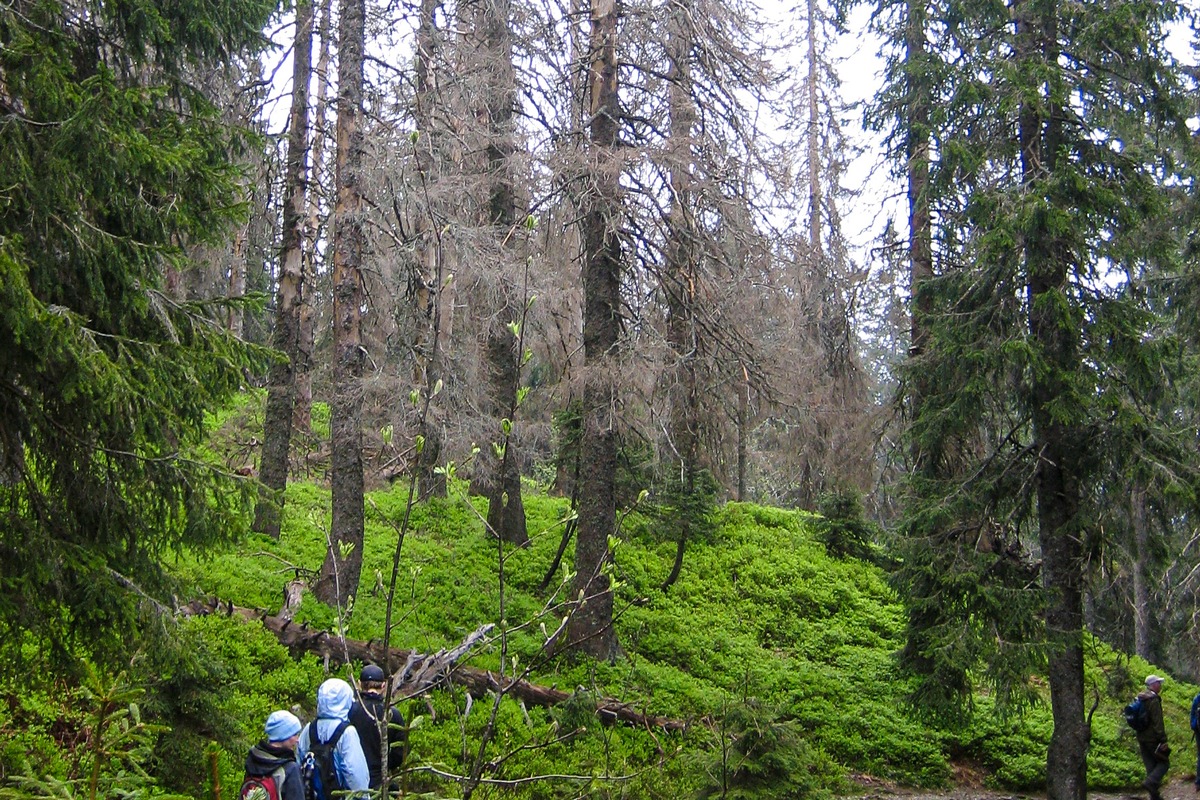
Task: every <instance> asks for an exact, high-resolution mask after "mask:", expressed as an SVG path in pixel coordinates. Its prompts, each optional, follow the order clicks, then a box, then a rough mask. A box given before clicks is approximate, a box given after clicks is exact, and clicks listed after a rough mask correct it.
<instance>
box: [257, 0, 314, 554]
mask: <svg viewBox="0 0 1200 800" xmlns="http://www.w3.org/2000/svg"><path fill="white" fill-rule="evenodd" d="M312 11H313V9H312V3H311V1H310V0H297V3H296V37H295V40H294V43H293V47H292V110H291V116H290V118H289V121H288V126H289V127H288V148H287V167H286V173H285V175H284V201H283V237H282V241H281V246H280V250H281V252H280V259H279V263H280V265H281V268H280V271H279V289H278V292H277V293H276V297H275V331H274V336H273V342H272V343H273V344H274V346H275V349H276V350H279V351H280V352H282V353H283V354H284V355H285V356H287V359H286V360H283V361H276V362H274V363H273V364H272V365H271V369H270V372H269V373H268V377H267V407H266V411H265V412H264V415H263V446H262V458H261V459H260V461H259V471H258V474H259V480H260V481H261V482H262V486H261V487H260V489H259V494H258V503H257V505H256V506H255V509H254V526H253V527H254V530H256V531H258V532H260V533H265V534H267V535H268V536H270V537H271V538H272V539H278V538H279V525H280V520H281V516H282V513H283V502H284V491H285V490H286V488H287V477H288V460H289V458H288V456H289V453H290V451H291V442H292V423H293V418H292V415H293V412H294V408H295V401H296V395H295V388H296V387H295V365H296V362H297V360H298V357H299V355H300V353H299V345H300V299H301V297H302V295H303V289H302V287H303V282H304V211H305V195H306V190H307V180H308V179H307V166H308V164H307V162H308V159H307V152H306V151H307V149H308V83H309V79H310V77H311V74H312V19H313V17H312Z"/></svg>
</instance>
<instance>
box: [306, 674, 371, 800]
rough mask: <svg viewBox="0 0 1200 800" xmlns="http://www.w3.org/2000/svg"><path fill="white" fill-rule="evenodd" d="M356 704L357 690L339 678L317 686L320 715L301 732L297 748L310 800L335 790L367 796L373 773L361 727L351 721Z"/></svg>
mask: <svg viewBox="0 0 1200 800" xmlns="http://www.w3.org/2000/svg"><path fill="white" fill-rule="evenodd" d="M353 704H354V690H353V689H351V688H350V684H348V683H346V682H345V681H344V680H342V679H340V678H330V679H329V680H327V681H325V682H324V683H322V684H321V686H320V688H319V689H317V718H316V719H315V720H313V721H312V722H310V723H309V724H308V725H305V726H304V730H303V731H301V732H300V741H299V744H298V747H297V750H296V760H297V761H298V762H299V763H300V765H301V771H302V774H303V775H304V783H305V790H306V791H307V793H308V795H307V796H308V800H333V797H334V795H333V793H334V792H351V793H352V794H350V795H349V796H350V797H366V796H367V790H368V789H369V788H370V773H369V772H368V771H367V760H366V758H365V757H364V756H363V749H362V743H361V742H360V741H359V738H358V731H357V730H355V729H354V726H353V725H351V724H350V706H351V705H353Z"/></svg>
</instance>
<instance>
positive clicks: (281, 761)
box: [246, 742, 295, 775]
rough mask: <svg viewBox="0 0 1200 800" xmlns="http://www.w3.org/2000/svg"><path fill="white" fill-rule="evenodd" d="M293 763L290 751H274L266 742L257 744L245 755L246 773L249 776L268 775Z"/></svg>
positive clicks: (293, 759) (293, 757) (293, 758)
mask: <svg viewBox="0 0 1200 800" xmlns="http://www.w3.org/2000/svg"><path fill="white" fill-rule="evenodd" d="M294 761H295V755H294V754H293V753H292V751H290V750H283V749H275V748H272V747H271V745H270V744H269V743H267V742H259V743H258V744H257V745H255V746H254V747H251V748H250V752H249V753H247V754H246V772H247V773H248V774H250V775H270V774H271V773H272V772H274V771H275V770H277V769H279V768H280V767H282V766H286V765H287V764H291V763H293V762H294Z"/></svg>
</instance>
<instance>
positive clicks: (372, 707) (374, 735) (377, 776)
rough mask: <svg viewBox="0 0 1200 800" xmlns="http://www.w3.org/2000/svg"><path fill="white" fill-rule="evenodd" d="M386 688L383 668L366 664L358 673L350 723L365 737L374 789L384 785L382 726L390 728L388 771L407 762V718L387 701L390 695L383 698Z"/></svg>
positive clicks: (366, 754)
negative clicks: (405, 720) (355, 698)
mask: <svg viewBox="0 0 1200 800" xmlns="http://www.w3.org/2000/svg"><path fill="white" fill-rule="evenodd" d="M386 687H387V676H385V675H384V673H383V670H382V669H380V668H379V667H377V666H375V665H374V664H368V665H366V666H365V667H363V669H362V672H361V673H359V676H358V700H357V701H356V702H355V703H354V705H353V707H351V709H350V724H351V725H353V726H354V727H355V728H356V729H357V730H358V738H359V739H360V740H362V749H363V755H365V756H366V757H367V769H368V770H369V771H370V773H371V788H372V789H378V788H379V787H380V786H382V785H383V776H384V767H383V736H382V734H381V731H380V727H381V726H384V725H385V726H386V727H387V740H388V763H387V772H388V773H389V774H390V773H393V772H395V771H396V770H398V769H400V767H401V766H402V765H403V763H404V748H405V744H406V742H407V735H408V729H407V728H406V727H405V725H404V717H403V716H401V715H400V712H399V711H398V710H397V709H396V708H394V707H389V706H388V704H387V698H385V697H384V692H385V690H386Z"/></svg>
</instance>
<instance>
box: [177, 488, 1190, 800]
mask: <svg viewBox="0 0 1200 800" xmlns="http://www.w3.org/2000/svg"><path fill="white" fill-rule="evenodd" d="M454 488H455V491H453V492H452V494H451V497H450V498H449V499H445V500H434V501H431V502H430V503H428V504H421V505H418V506H417V507H415V508H414V509H413V511H412V517H411V520H410V527H409V530H408V533H407V535H406V538H405V541H404V543H403V547H402V549H401V558H400V566H399V570H398V581H397V600H396V606H395V612H394V615H395V617H396V619H397V620H398V622H397V624H396V627H395V630H394V631H393V635H392V643H393V644H394V645H395V646H400V647H405V648H412V649H416V650H421V651H425V652H432V651H434V650H437V649H439V648H443V647H449V646H453V645H455V644H457V643H458V642H459V641H461V640H462V639H463V637H464V636H466V635H467V634H468V633H470V632H471V631H473V630H475V629H476V628H477V627H479V626H480V625H482V624H485V623H492V624H496V625H503V626H504V627H505V628H506V632H507V636H506V637H505V638H506V647H507V650H506V655H507V658H506V661H505V667H506V669H507V670H508V671H509V672H511V671H512V669H513V666H514V664H515V665H516V667H517V668H518V669H524V668H525V667H526V666H527V665H530V664H532V665H534V668H533V672H532V674H531V676H530V679H531V680H533V681H534V682H537V683H541V684H545V685H551V686H556V687H558V688H560V689H567V690H576V691H578V692H579V694H580V697H581V698H583V699H582V700H581V701H580V704H579V707H578V708H576V709H575V710H574V711H572V710H571V709H570V708H563V707H559V708H556V709H548V710H547V709H537V708H522V707H521V705H520V704H518V703H516V702H515V701H513V700H508V699H506V700H504V701H503V702H502V703H501V704H500V707H499V712H498V720H499V731H500V733H499V735H498V739H497V741H496V742H495V743H494V744H492V745H491V746H490V747H489V749H488V753H487V758H488V759H497V758H499V759H500V760H501V762H502V764H503V767H502V768H501V769H500V770H498V772H499V774H498V775H496V776H494V777H496V778H497V779H506V780H512V779H517V778H521V777H525V776H529V775H538V774H555V775H576V776H597V775H601V776H608V778H607V779H605V780H598V781H597V783H596V784H594V785H593V786H591V787H590V788H589V789H588V794H589V795H591V796H637V797H666V796H672V797H677V796H707V794H706V792H705V787H706V786H708V787H710V788H711V786H712V785H716V784H719V783H720V782H721V781H722V780H727V779H728V777H729V775H730V774H731V773H730V771H731V770H733V769H735V767H739V766H740V767H743V768H744V769H743V771H742V772H740V773H738V775H739V779H741V780H744V781H747V782H748V783H750V784H753V782H754V775H753V773H754V771H755V770H758V771H761V772H762V773H763V775H765V776H767V777H766V778H763V785H764V786H765V785H768V784H770V785H775V786H783V785H785V784H786V781H784V779H783V778H782V777H781V776H784V775H787V776H792V777H795V776H799V775H803V776H804V777H805V780H806V783H805V784H804V788H803V790H799V789H797V788H796V787H794V786H793V787H791V789H790V791H792V793H793V795H794V794H795V792H796V791H802V793H803V794H804V795H805V796H817V795H820V794H822V793H841V792H848V791H852V788H853V784H852V782H851V780H850V779H851V778H852V777H853V776H855V775H858V774H866V775H870V776H872V777H873V778H874V779H882V780H886V781H891V782H896V783H900V784H905V785H911V786H922V787H939V786H946V785H947V784H948V783H949V781H950V780H951V775H952V763H953V762H956V761H959V762H966V763H969V764H971V765H973V766H975V767H976V768H979V769H982V771H983V772H984V773H985V774H986V775H988V776H989V777H988V780H989V782H990V783H991V784H992V785H994V786H997V787H1007V788H1012V789H1034V788H1037V787H1038V786H1040V785H1042V783H1043V782H1044V777H1045V752H1046V744H1047V742H1048V740H1049V735H1050V716H1049V709H1048V707H1047V706H1046V705H1042V706H1037V707H1034V708H1033V709H1032V710H1031V711H1029V712H1028V713H1027V714H1025V715H1024V716H1022V717H1020V718H1014V719H1007V720H1001V719H997V718H996V717H995V715H993V714H992V713H991V702H990V699H989V698H987V697H986V696H984V697H980V698H978V701H977V710H978V713H977V714H975V715H974V717H973V718H972V719H971V720H966V721H964V723H963V725H962V726H961V727H959V728H957V729H954V730H939V729H935V728H933V727H930V726H928V725H926V724H925V723H923V722H922V721H921V718H920V715H919V714H915V713H913V710H912V709H908V708H906V707H905V704H904V698H905V696H906V694H907V689H908V687H907V684H906V683H905V682H904V681H903V680H901V679H899V678H898V677H897V675H896V673H895V668H894V657H893V656H894V653H895V652H896V650H897V648H898V647H899V646H900V643H901V639H900V637H901V635H902V630H903V624H904V611H903V607H902V605H901V604H900V602H899V601H898V598H896V597H895V595H894V594H893V592H892V591H891V589H890V588H889V587H888V585H887V583H886V579H885V575H884V574H883V573H882V572H881V571H880V570H879V569H878V568H877V567H875V566H873V565H871V564H868V563H866V562H861V561H857V560H855V559H852V558H846V559H836V558H831V557H830V556H829V555H828V554H827V553H826V549H825V546H824V545H822V544H821V542H820V540H819V537H818V536H817V533H816V527H817V526H815V525H813V524H812V523H813V521H814V518H813V517H812V516H811V515H807V514H805V513H803V512H789V511H783V510H778V509H770V508H764V507H759V506H755V505H752V504H741V503H730V504H727V505H725V506H723V507H721V508H720V509H719V510H718V511H717V512H716V515H715V520H714V526H713V529H712V531H711V532H709V533H708V535H707V536H704V537H701V538H700V539H699V540H697V541H694V542H692V543H691V544H690V545H689V548H688V550H687V554H686V557H685V561H684V570H683V573H682V575H681V576H680V578H679V580H678V582H677V583H676V584H675V585H674V586H672V587H671V588H670V589H669V590H668V591H666V592H664V591H662V590H661V589H660V588H659V587H660V584H661V582H662V580H663V578H664V577H665V576H666V575H667V573H668V572H669V570H670V567H671V563H672V560H673V558H674V552H675V544H674V542H673V541H670V540H669V539H668V537H667V536H666V535H665V534H663V533H662V532H661V531H660V530H659V525H660V523H659V522H657V521H656V520H655V518H654V517H653V516H652V515H647V516H642V515H639V514H630V515H629V516H628V517H626V518H625V520H624V525H623V530H622V536H621V538H620V541H619V544H618V545H617V547H616V549H615V554H614V560H615V570H614V579H615V580H616V582H617V584H616V585H617V598H618V611H619V616H618V619H617V627H618V632H619V639H620V642H621V645H622V647H623V649H624V657H623V658H621V659H619V660H618V661H617V663H615V664H599V665H598V664H592V663H584V662H573V661H570V660H566V659H561V658H560V659H547V658H545V657H544V655H543V649H542V645H543V643H544V637H545V632H546V631H547V630H553V629H554V627H555V626H556V625H557V623H558V616H557V615H556V613H543V609H544V608H545V607H546V606H547V604H548V603H551V602H552V600H553V598H554V596H555V595H554V592H555V591H556V589H557V590H558V591H559V592H560V594H559V597H561V591H562V589H563V587H564V586H565V585H566V583H565V582H566V581H567V579H568V577H569V576H568V574H567V572H566V570H567V569H569V565H570V564H571V560H570V551H569V550H568V557H567V558H566V559H565V560H564V566H563V567H562V568H561V569H560V574H559V575H558V576H556V579H555V581H552V583H551V588H550V589H549V590H548V591H547V592H545V593H542V594H538V593H537V591H536V589H537V586H538V584H539V583H540V582H541V580H542V578H543V575H544V574H545V572H546V570H547V569H548V567H549V565H550V563H551V561H552V558H553V556H554V552H555V550H556V548H557V546H558V542H559V537H560V536H561V532H562V526H563V521H564V520H565V518H566V516H567V513H568V507H567V503H566V501H565V500H563V499H561V498H554V497H547V496H544V495H539V494H530V495H528V496H527V497H526V498H525V507H526V512H527V514H528V517H529V529H530V532H531V536H532V542H531V544H530V546H529V547H528V548H523V549H520V548H507V549H505V551H504V553H503V558H504V574H505V588H504V602H505V608H504V612H503V614H501V612H500V595H501V593H500V583H499V580H498V577H497V575H498V570H497V562H498V559H499V558H500V552H499V551H498V549H497V543H496V542H495V541H494V540H493V539H490V538H489V537H487V536H485V535H484V532H483V525H482V523H481V521H480V516H481V514H482V513H483V511H484V506H483V501H482V500H481V499H479V498H469V499H468V498H467V497H466V496H465V489H464V487H463V486H462V485H461V484H458V483H455V484H454ZM405 503H406V490H405V487H403V486H397V487H394V488H393V489H390V490H387V491H380V492H375V493H372V494H371V495H370V498H369V502H368V515H367V516H368V519H367V532H366V543H365V547H364V566H363V573H362V580H361V584H360V592H359V595H358V597H357V598H356V599H355V601H354V604H353V609H352V611H351V613H350V614H349V615H348V619H347V618H342V619H341V620H339V616H338V614H337V613H336V612H335V611H333V610H331V609H328V608H326V607H324V606H322V605H320V604H318V603H316V602H315V601H313V600H312V598H311V597H306V598H305V600H304V603H303V606H302V608H301V611H300V614H299V616H298V617H297V620H298V622H301V623H307V624H309V625H312V626H316V627H322V628H329V629H333V628H335V627H336V626H337V625H338V624H339V621H341V622H343V623H344V625H345V631H346V635H348V636H349V637H351V638H357V639H373V638H378V637H379V636H380V635H381V632H382V628H383V620H384V613H385V602H384V600H385V598H384V593H385V592H384V590H385V589H386V585H387V582H388V579H389V577H390V574H391V568H392V559H393V555H394V553H395V548H396V543H397V536H398V528H399V525H400V523H399V521H400V519H401V518H402V516H403V512H404V507H405ZM328 508H329V496H328V491H327V490H325V489H322V488H319V487H317V486H314V485H311V484H295V485H293V486H291V487H290V488H289V490H288V500H287V510H286V514H285V517H284V527H283V534H282V536H281V539H280V540H279V541H278V542H276V541H272V540H270V539H268V538H265V537H257V536H252V537H250V538H249V539H247V541H246V543H245V545H244V546H243V547H241V548H239V549H237V550H236V551H230V552H228V553H225V554H222V555H219V556H216V557H213V558H210V559H204V560H190V559H183V560H181V561H180V562H179V563H178V564H177V565H176V572H177V574H178V575H179V576H180V577H181V578H182V579H184V580H185V581H186V582H188V583H189V584H190V585H192V586H193V587H194V589H195V590H196V591H197V592H199V593H203V594H209V595H215V596H217V597H219V598H221V599H222V600H225V601H232V602H234V603H235V604H238V605H251V606H257V607H261V608H265V609H268V610H271V611H274V610H277V609H278V607H279V605H280V602H281V598H282V590H283V585H284V582H285V581H286V580H288V579H290V578H291V577H292V576H293V575H294V574H297V573H299V574H302V575H304V574H311V573H312V572H314V571H315V570H316V569H318V568H319V566H320V563H321V560H322V558H323V557H324V553H325V546H326V545H325V540H326V532H327V531H328V528H329V519H328ZM470 663H471V664H473V665H474V666H478V667H485V668H488V669H493V670H495V669H499V668H500V664H501V652H500V644H499V639H498V638H494V639H492V640H491V642H490V643H489V644H488V645H487V646H485V647H482V648H479V649H477V650H476V651H474V652H473V653H472V655H471V657H470ZM1088 669H1089V675H1088V681H1089V686H1096V687H1098V689H1099V691H1100V692H1101V694H1102V696H1103V702H1102V704H1101V706H1100V708H1099V710H1098V711H1097V712H1096V715H1095V718H1094V720H1093V742H1092V748H1091V751H1090V754H1089V764H1090V766H1089V782H1090V783H1091V785H1092V786H1093V788H1097V789H1106V788H1121V787H1127V786H1130V785H1133V784H1135V783H1136V782H1137V780H1138V779H1140V770H1141V766H1140V762H1139V760H1138V758H1137V755H1136V746H1135V744H1134V743H1133V741H1132V736H1131V735H1130V732H1128V730H1127V729H1125V728H1124V724H1123V723H1120V724H1118V723H1119V722H1120V716H1119V713H1118V708H1119V706H1120V705H1121V703H1123V702H1124V701H1125V700H1127V699H1128V698H1127V697H1126V696H1125V695H1129V696H1132V693H1133V692H1135V691H1136V686H1135V682H1136V678H1138V677H1140V676H1141V675H1143V674H1145V672H1148V671H1149V670H1150V669H1151V668H1150V666H1149V665H1145V664H1142V663H1140V662H1138V661H1137V660H1136V659H1135V660H1134V662H1133V663H1132V664H1131V663H1129V662H1128V660H1127V659H1125V658H1124V657H1119V656H1117V655H1114V654H1113V653H1112V652H1111V651H1109V650H1108V648H1106V647H1105V646H1104V645H1103V644H1102V643H1099V642H1090V643H1089V667H1088ZM311 683H312V685H309V686H306V687H299V688H297V687H290V688H291V690H292V694H291V695H290V696H289V697H287V698H285V699H288V700H294V699H295V696H296V695H295V693H296V692H297V691H299V692H300V693H301V694H303V693H304V692H308V693H309V694H311V692H312V690H313V689H314V688H315V683H316V680H315V678H314V679H313V681H311ZM1089 691H1090V690H1089ZM597 696H606V697H616V698H619V699H621V700H622V701H625V702H628V703H630V704H632V705H633V706H634V707H635V708H638V709H639V710H643V711H645V712H646V713H649V714H653V715H658V716H663V717H668V718H671V719H677V720H681V721H684V722H686V723H688V725H689V728H688V732H687V733H684V734H666V733H662V732H653V731H649V732H648V731H639V730H637V729H634V728H629V727H621V726H617V727H612V728H608V727H603V726H600V725H597V724H596V720H595V718H594V716H593V715H591V713H590V711H587V710H586V709H588V708H590V705H589V698H594V697H597ZM1190 696H1191V694H1190V687H1183V686H1180V685H1176V686H1173V687H1169V689H1168V692H1167V698H1166V699H1167V707H1168V718H1169V732H1170V734H1171V736H1172V740H1173V741H1175V742H1178V743H1180V744H1181V745H1182V743H1183V742H1184V741H1185V740H1186V738H1187V737H1186V733H1187V732H1186V730H1185V727H1184V726H1185V725H1186V708H1184V706H1185V705H1186V704H1187V701H1188V699H1189V698H1190ZM467 708H468V702H467V700H466V698H465V696H463V695H460V694H457V693H455V692H454V691H448V692H444V693H439V694H437V695H435V696H434V697H433V698H432V699H431V700H430V701H429V702H428V704H426V703H425V702H424V701H422V702H419V703H416V704H415V705H413V706H412V707H410V708H408V709H406V715H407V716H409V717H410V718H414V719H417V720H418V724H417V727H416V728H415V729H414V731H413V732H412V736H411V741H412V743H413V748H414V759H413V761H412V762H411V763H413V764H414V765H421V764H425V765H438V768H439V769H442V770H443V771H447V772H454V773H461V772H465V771H466V770H468V769H469V763H470V761H471V759H472V758H474V757H475V756H476V755H477V752H476V751H477V747H478V731H479V729H480V728H481V726H482V725H483V723H484V721H485V720H486V715H487V713H488V712H489V711H490V703H488V702H487V701H476V702H474V703H473V704H472V705H471V706H470V708H471V710H470V714H469V715H467V716H465V717H464V714H465V712H466V709H467ZM485 709H486V710H485ZM257 710H259V711H261V710H262V709H257ZM431 711H432V712H433V713H431ZM572 714H575V715H576V716H577V717H578V719H574V718H570V717H571V715H572ZM564 715H566V717H568V718H566V719H565V718H564ZM580 715H581V716H580ZM739 718H740V719H742V725H743V726H745V725H749V726H750V728H751V729H752V730H754V731H756V734H755V736H750V735H749V734H748V733H747V732H746V730H744V728H738V727H737V723H736V722H734V721H735V720H737V719H739ZM248 719H256V717H254V716H253V715H251V716H249V718H248ZM747 719H749V720H750V722H746V720H747ZM576 727H577V728H578V729H579V732H573V731H576ZM564 731H567V732H569V733H568V734H564ZM763 731H775V734H774V735H773V736H766V737H763V738H761V739H760V738H756V737H757V736H758V734H760V733H762V732H763ZM556 737H564V739H565V740H564V741H557V740H556ZM751 740H754V741H758V743H759V745H758V746H759V747H760V748H762V752H749V753H742V754H735V755H736V758H735V757H725V758H722V757H721V756H720V754H721V753H722V752H728V751H729V745H730V743H731V742H735V741H736V742H738V743H740V744H743V745H745V744H746V743H747V742H750V741H751ZM746 746H748V745H746ZM510 752H516V753H517V755H507V756H505V754H507V753H510ZM738 758H740V759H741V761H740V762H739V761H737V759H738ZM773 770H774V771H775V772H777V773H778V775H777V776H776V777H775V778H771V777H770V776H771V774H772V771H773ZM411 779H412V780H413V781H414V785H416V786H420V787H423V788H430V786H432V785H434V784H431V783H428V784H427V783H425V782H423V781H427V780H428V779H427V778H425V777H422V774H421V773H419V772H418V773H415V774H414V775H412V776H411ZM564 781H565V784H566V785H567V786H573V787H574V789H573V790H579V787H578V785H577V784H576V783H574V782H572V780H568V779H564ZM555 787H557V788H555ZM443 788H444V786H443ZM509 791H510V793H511V792H513V791H516V793H517V794H518V795H521V796H530V797H543V796H545V797H556V796H560V794H561V793H562V792H564V791H567V793H568V795H569V793H570V791H568V790H566V789H563V788H562V786H561V785H558V784H555V782H553V781H549V782H545V783H533V784H530V785H528V786H525V787H524V788H522V789H521V790H509ZM763 792H766V789H760V790H759V793H758V794H755V795H754V796H773V795H771V794H770V793H766V794H764V793H763ZM563 796H567V795H563ZM779 796H789V795H787V794H786V793H785V794H781V795H779Z"/></svg>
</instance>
